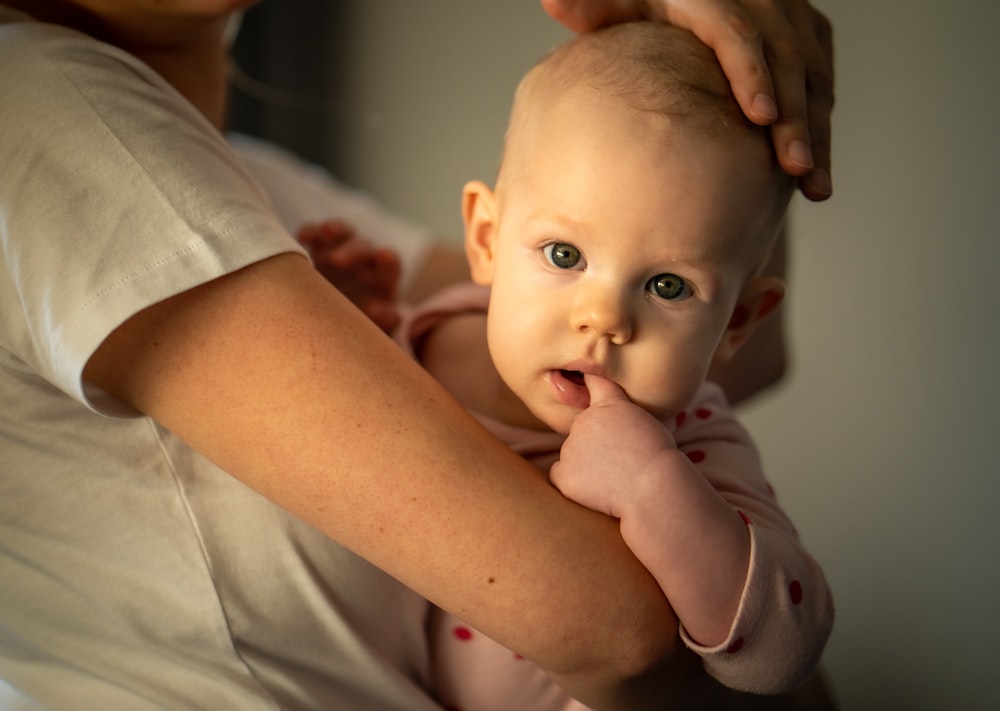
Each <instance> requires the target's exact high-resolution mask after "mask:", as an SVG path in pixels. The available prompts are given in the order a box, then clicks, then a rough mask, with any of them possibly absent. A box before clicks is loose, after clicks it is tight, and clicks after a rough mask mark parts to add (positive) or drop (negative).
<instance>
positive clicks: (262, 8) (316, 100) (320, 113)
mask: <svg viewBox="0 0 1000 711" xmlns="http://www.w3.org/2000/svg"><path fill="white" fill-rule="evenodd" d="M349 15H350V8H349V2H345V1H343V0H267V1H266V2H262V3H260V4H259V5H256V6H255V7H253V8H251V9H250V10H247V11H246V13H245V14H244V16H243V21H242V24H241V27H240V31H239V34H238V35H237V38H236V41H235V43H234V45H233V51H232V54H233V59H234V61H235V62H236V64H237V65H238V67H239V72H240V73H241V74H243V75H244V76H246V77H248V78H249V80H250V82H251V84H252V85H253V86H252V88H251V90H245V89H243V88H241V84H240V82H238V81H236V82H233V86H232V89H231V91H230V103H229V127H230V128H231V129H232V130H236V131H241V132H243V133H248V134H251V135H254V136H260V137H262V138H266V139H268V140H270V141H273V142H275V143H277V144H279V145H282V146H284V147H286V148H288V149H289V150H291V151H293V152H295V153H298V154H299V155H301V156H303V157H304V158H306V159H308V160H311V161H313V162H317V163H330V162H335V156H336V155H337V146H336V119H337V117H336V114H337V105H338V102H337V96H338V94H339V93H340V91H339V89H340V82H341V81H343V79H342V77H344V76H346V75H345V74H344V71H345V68H346V67H349V63H350V60H349V58H348V56H347V55H346V52H344V53H339V52H338V48H340V47H346V46H347V43H346V42H344V41H343V39H344V37H346V34H347V32H349ZM331 158H333V159H334V160H333V161H331ZM328 167H331V168H335V166H328Z"/></svg>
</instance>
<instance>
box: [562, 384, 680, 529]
mask: <svg viewBox="0 0 1000 711" xmlns="http://www.w3.org/2000/svg"><path fill="white" fill-rule="evenodd" d="M584 377H585V379H586V383H587V388H588V389H589V390H590V407H588V408H587V409H586V410H584V411H583V412H581V413H580V414H578V415H577V416H576V419H574V420H573V425H572V427H571V428H570V431H569V436H568V437H567V438H566V441H565V442H564V443H563V446H562V450H561V452H560V458H559V461H558V462H556V463H555V464H553V465H552V468H551V469H550V470H549V478H550V479H551V481H552V483H553V484H554V485H555V486H556V488H558V489H559V491H561V492H562V494H563V496H565V497H567V498H569V499H572V500H573V501H576V502H577V503H578V504H581V505H583V506H586V507H587V508H591V509H594V510H595V511H601V512H603V513H606V514H608V515H609V516H614V517H616V518H620V517H621V514H622V512H623V511H624V510H625V509H626V508H627V505H628V502H629V499H630V498H632V497H634V496H636V495H637V489H638V488H637V484H638V482H637V477H639V476H641V475H642V474H643V472H644V470H645V469H646V468H647V466H648V465H649V464H650V463H651V462H653V460H654V459H656V457H657V456H658V455H659V454H660V453H662V452H663V450H665V449H676V446H677V445H676V443H675V441H674V438H673V435H671V433H670V431H669V430H668V429H667V428H666V427H664V425H663V423H661V422H660V421H659V420H657V419H656V418H655V417H653V415H651V414H649V413H648V412H646V411H645V410H643V409H642V408H641V407H639V406H638V405H636V404H635V403H633V402H632V401H631V400H629V399H628V396H627V395H626V394H625V391H624V390H622V389H621V388H620V387H618V385H616V384H615V383H613V382H611V381H610V380H605V379H604V378H600V377H597V376H594V375H585V376H584Z"/></svg>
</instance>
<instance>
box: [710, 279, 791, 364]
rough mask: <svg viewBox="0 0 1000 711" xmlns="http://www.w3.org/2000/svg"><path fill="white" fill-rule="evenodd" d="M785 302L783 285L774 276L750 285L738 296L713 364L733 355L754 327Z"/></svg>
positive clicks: (752, 282)
mask: <svg viewBox="0 0 1000 711" xmlns="http://www.w3.org/2000/svg"><path fill="white" fill-rule="evenodd" d="M784 298H785V283H784V282H783V281H781V279H779V278H778V277H776V276H760V277H756V278H754V279H753V280H751V281H750V283H749V284H747V285H746V286H745V287H744V288H743V291H742V293H741V294H740V298H739V300H738V301H737V302H736V306H734V307H733V313H732V315H731V316H730V317H729V324H728V325H727V326H726V330H725V332H724V333H723V334H722V339H721V340H720V341H719V346H718V348H716V349H715V356H714V357H713V362H715V363H725V362H726V361H727V360H729V359H730V358H732V357H733V355H735V354H736V351H738V350H739V349H740V346H742V345H743V344H744V343H746V342H747V341H748V340H749V339H750V336H752V335H753V332H754V330H755V329H756V328H757V326H758V324H760V322H761V321H763V320H764V319H765V318H766V317H767V316H768V314H770V313H772V312H773V311H775V310H776V309H777V308H778V306H779V305H780V304H781V301H782V299H784Z"/></svg>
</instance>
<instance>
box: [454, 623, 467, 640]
mask: <svg viewBox="0 0 1000 711" xmlns="http://www.w3.org/2000/svg"><path fill="white" fill-rule="evenodd" d="M452 634H454V635H455V638H456V639H460V640H462V641H463V642H468V641H469V640H470V639H472V630H470V629H469V628H468V627H461V626H459V627H456V628H455V629H453V630H452Z"/></svg>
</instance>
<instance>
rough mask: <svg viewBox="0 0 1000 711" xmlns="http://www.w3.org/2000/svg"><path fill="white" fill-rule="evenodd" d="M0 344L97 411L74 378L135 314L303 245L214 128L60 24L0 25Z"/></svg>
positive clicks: (111, 410)
mask: <svg viewBox="0 0 1000 711" xmlns="http://www.w3.org/2000/svg"><path fill="white" fill-rule="evenodd" d="M3 30H4V31H5V32H9V34H10V37H9V38H7V40H6V41H5V44H4V53H3V55H2V56H0V86H2V87H3V92H4V100H3V101H2V102H0V135H2V140H0V165H2V166H3V170H0V218H2V219H0V222H2V224H0V237H2V242H0V249H2V251H0V259H2V264H0V268H2V269H4V270H5V274H4V276H5V277H6V278H4V279H3V280H0V281H2V282H3V284H2V285H0V307H2V313H3V315H4V320H5V323H4V333H3V334H2V335H0V347H2V348H3V349H4V350H7V351H8V352H9V353H11V354H12V355H13V357H14V358H16V359H17V361H19V362H21V363H23V365H24V367H25V368H26V369H28V370H31V371H32V372H35V373H37V374H39V375H40V376H41V377H42V378H44V379H45V380H46V381H48V382H50V383H51V384H52V385H53V386H55V387H57V388H59V389H61V390H63V391H65V392H66V393H68V394H69V395H71V396H72V397H74V398H76V399H78V400H80V401H81V402H82V403H84V404H85V405H87V406H88V407H91V408H94V409H96V410H99V411H102V412H105V413H106V414H120V415H131V414H134V413H132V412H131V411H127V409H126V408H124V407H122V406H121V405H120V404H118V403H116V402H114V401H113V400H112V399H111V398H109V397H107V396H106V395H104V394H102V393H100V392H97V391H96V390H93V389H89V388H87V387H86V386H85V385H84V383H83V382H82V372H83V368H84V365H85V364H86V362H87V360H88V359H89V357H90V356H91V355H92V353H93V352H94V350H95V349H96V348H97V347H98V346H99V345H100V343H101V342H102V341H103V340H104V339H105V338H106V337H107V336H108V335H109V334H110V333H111V332H112V331H113V330H114V329H115V328H117V327H118V326H119V325H120V324H122V323H123V322H124V321H125V320H127V319H128V318H129V317H130V316H132V315H134V314H136V313H137V312H139V311H141V310H142V309H144V308H146V307H148V306H151V305H152V304H155V303H157V302H159V301H162V300H164V299H167V298H169V297H171V296H173V295H176V294H178V293H181V292H183V291H186V290H188V289H191V288H193V287H196V286H198V285H200V284H204V283H206V282H208V281H211V280H213V279H215V278H218V277H220V276H223V275H225V274H228V273H231V272H234V271H236V270H238V269H241V268H243V267H245V266H247V265H249V264H252V263H254V262H256V261H260V260H262V259H265V258H267V257H270V256H273V255H275V254H278V253H282V252H295V251H299V252H301V250H300V248H299V247H298V246H297V244H296V243H295V241H294V239H292V238H291V237H290V236H289V235H288V234H287V232H286V231H285V230H284V229H283V228H282V226H281V225H280V223H279V222H278V220H277V219H276V218H275V217H274V215H273V213H272V210H271V207H270V205H269V203H268V200H267V198H266V196H265V195H264V193H263V191H262V190H261V189H260V188H259V187H258V186H257V184H256V183H255V182H254V180H253V179H252V178H251V177H250V175H249V174H248V173H247V172H246V171H245V169H244V168H243V167H242V164H241V162H240V160H239V158H238V157H237V156H236V154H235V153H234V152H233V151H232V150H231V149H230V148H229V146H228V145H227V144H226V142H225V141H224V140H223V137H222V136H221V134H220V133H219V132H218V131H217V130H216V129H215V128H214V127H213V126H212V125H211V124H210V123H209V122H208V121H207V120H206V119H205V118H204V117H203V116H202V115H201V114H200V113H199V112H198V111H197V110H196V109H195V108H194V107H193V106H192V105H191V104H190V103H188V102H187V101H186V100H185V99H184V98H183V97H181V96H180V94H178V93H177V92H176V91H174V89H173V88H172V87H171V86H170V85H169V84H167V83H166V82H165V81H163V80H162V79H161V77H159V75H157V74H156V73H155V72H153V71H152V70H151V69H150V68H149V67H148V66H146V65H145V64H143V63H142V62H140V61H138V60H136V59H135V58H134V57H131V56H130V55H128V54H126V53H124V52H121V51H119V50H117V49H116V48H114V47H111V46H109V45H106V44H102V43H100V42H97V41H95V40H93V39H91V38H89V37H86V36H84V35H80V34H78V33H75V32H72V31H70V30H63V29H60V28H54V27H52V26H48V25H41V24H38V23H18V24H15V25H8V26H5V27H4V28H3Z"/></svg>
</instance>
